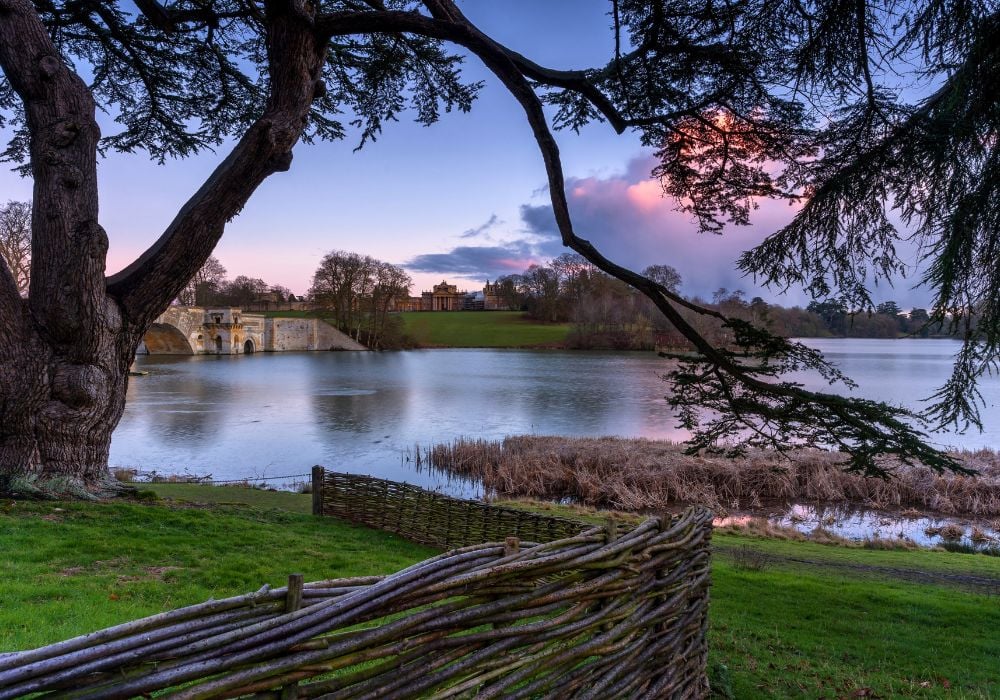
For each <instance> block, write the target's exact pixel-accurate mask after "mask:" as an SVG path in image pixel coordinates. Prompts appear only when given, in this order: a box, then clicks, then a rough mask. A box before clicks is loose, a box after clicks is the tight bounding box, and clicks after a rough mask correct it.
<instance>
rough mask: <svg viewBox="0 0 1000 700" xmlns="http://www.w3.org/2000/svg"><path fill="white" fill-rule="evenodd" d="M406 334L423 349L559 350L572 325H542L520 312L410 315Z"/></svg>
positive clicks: (419, 312)
mask: <svg viewBox="0 0 1000 700" xmlns="http://www.w3.org/2000/svg"><path fill="white" fill-rule="evenodd" d="M400 316H401V317H402V319H403V322H404V324H405V326H406V333H407V334H408V335H409V336H411V337H412V338H413V339H414V340H416V342H417V343H418V344H419V345H420V346H422V347H452V348H526V347H558V346H561V345H562V344H563V343H564V342H565V340H566V334H567V333H569V330H570V324H568V323H539V322H537V321H533V320H531V319H528V318H525V317H524V314H522V313H521V312H520V311H438V312H434V311H408V312H405V313H401V314H400Z"/></svg>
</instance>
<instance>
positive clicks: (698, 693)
mask: <svg viewBox="0 0 1000 700" xmlns="http://www.w3.org/2000/svg"><path fill="white" fill-rule="evenodd" d="M710 533H711V514H710V513H709V512H708V511H707V510H705V509H703V508H692V509H689V510H687V511H685V512H684V513H683V514H681V515H680V516H676V517H673V518H666V519H664V520H659V519H655V518H653V519H649V520H647V521H645V522H644V523H642V524H641V525H639V526H638V527H636V528H635V529H633V530H631V531H629V532H627V533H624V534H622V535H621V536H618V535H617V533H616V532H615V531H614V528H613V527H610V526H609V527H608V528H605V529H601V528H591V529H589V530H587V531H585V532H583V533H580V534H576V535H574V536H572V537H568V538H564V539H560V540H556V541H554V542H549V543H545V544H535V545H532V544H530V543H527V542H520V541H519V540H517V539H516V538H509V539H507V540H505V541H503V542H492V543H486V544H478V545H474V546H470V547H464V548H461V549H456V550H453V551H449V552H447V553H445V554H442V555H440V556H437V557H434V558H432V559H428V560H426V561H423V562H420V563H418V564H415V565H413V566H411V567H409V568H407V569H404V570H402V571H400V572H398V573H395V574H391V575H389V576H385V577H367V578H353V579H336V580H329V581H317V582H314V583H307V584H303V583H302V577H301V576H295V575H293V576H292V577H290V578H289V585H288V587H287V588H281V589H277V590H270V589H268V588H267V587H266V586H265V587H264V588H262V589H261V590H259V591H258V592H256V593H252V594H247V595H244V596H238V597H235V598H228V599H225V600H218V601H214V600H213V601H208V602H206V603H201V604H199V605H193V606H190V607H186V608H181V609H178V610H174V611H171V612H167V613H161V614H159V615H154V616H152V617H147V618H145V619H142V620H137V621H134V622H129V623H126V624H123V625H119V626H117V627H112V628H109V629H105V630H102V631H99V632H94V633H91V634H89V635H84V636H82V637H77V638H75V639H71V640H68V641H65V642H61V643H58V644H53V645H50V646H47V647H43V648H40V649H35V650H32V651H26V652H20V653H16V654H13V655H10V656H4V657H0V699H2V698H15V697H20V696H23V695H27V694H34V693H40V694H41V695H40V697H48V696H50V695H51V696H56V695H58V696H59V697H73V698H128V697H134V696H137V695H144V694H151V693H157V694H160V693H164V692H166V695H165V697H170V698H186V699H194V698H229V697H237V696H245V695H253V696H254V697H258V698H264V697H267V698H282V699H284V698H316V697H320V696H322V697H324V698H331V699H334V698H344V699H346V698H354V699H359V698H378V699H379V700H390V699H394V698H412V697H435V698H469V697H477V698H497V697H503V698H537V697H544V698H601V699H604V698H704V697H706V696H707V694H708V684H707V681H706V675H705V663H706V652H707V649H706V642H705V632H706V624H707V607H708V584H709V537H710ZM330 545H331V549H335V548H336V543H335V542H331V543H330Z"/></svg>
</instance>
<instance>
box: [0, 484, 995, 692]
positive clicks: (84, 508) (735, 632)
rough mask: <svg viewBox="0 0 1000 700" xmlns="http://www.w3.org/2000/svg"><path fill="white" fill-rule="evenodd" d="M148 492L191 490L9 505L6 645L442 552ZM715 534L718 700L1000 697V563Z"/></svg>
mask: <svg viewBox="0 0 1000 700" xmlns="http://www.w3.org/2000/svg"><path fill="white" fill-rule="evenodd" d="M142 488H145V485H143V486H142ZM150 488H151V489H152V490H155V491H156V492H157V493H159V494H160V495H162V496H164V497H167V498H168V499H176V500H164V501H158V502H156V503H110V504H86V503H53V502H43V503H30V502H20V501H19V502H11V501H4V502H0V559H2V560H3V561H4V565H5V570H4V573H5V575H4V577H3V578H2V579H0V651H6V650H11V649H24V648H29V647H32V646H37V645H40V644H45V643H49V642H53V641H57V640H60V639H65V638H68V637H71V636H74V635H77V634H81V633H84V632H87V631H91V630H95V629H98V628H101V627H105V626H108V625H111V624H115V623H118V622H122V621H124V620H128V619H133V618H136V617H140V616H144V615H148V614H151V613H154V612H158V611H160V610H166V609H171V608H175V607H179V606H182V605H186V604H190V603H194V602H200V601H202V600H206V599H208V598H209V597H215V598H220V597H223V596H228V595H234V594H237V593H244V592H247V591H251V590H256V589H257V588H258V587H259V586H260V585H261V584H262V583H265V582H267V583H270V584H272V585H275V586H278V585H283V583H284V581H285V579H286V576H287V574H289V573H292V572H301V573H303V574H305V576H306V579H307V580H314V579H318V578H326V577H333V576H348V575H362V574H372V573H383V572H389V571H393V570H397V569H399V568H402V567H403V566H406V565H407V564H409V563H412V562H415V561H418V560H420V559H423V558H426V557H428V556H431V555H432V554H433V553H434V552H433V550H431V549H428V548H426V547H420V546H417V545H413V544H410V543H408V542H405V541H403V540H401V539H399V538H397V537H395V536H392V535H388V534H385V533H381V532H375V531H371V530H367V529H364V528H357V527H352V526H349V525H346V524H344V523H341V522H338V521H336V520H333V519H330V518H314V517H312V516H310V515H307V514H304V513H300V512H289V511H288V510H286V509H292V510H295V511H301V510H304V509H306V508H307V507H308V504H309V501H310V497H309V496H302V495H298V494H287V493H274V492H267V491H253V490H248V489H239V488H219V487H211V486H200V485H188V484H179V485H178V484H157V485H153V486H151V487H150ZM181 500H186V501H193V502H195V504H193V503H181V502H180V501H181ZM240 501H246V502H249V503H253V504H254V505H248V504H246V503H240ZM196 504H200V505H196ZM594 519H595V520H596V521H598V522H601V521H603V516H600V515H598V516H596V517H595V518H594ZM713 544H714V547H715V555H714V564H713V570H712V577H713V580H712V603H711V610H710V631H709V644H710V648H711V651H710V667H711V677H712V678H713V682H714V684H715V689H716V691H717V692H716V694H715V695H714V697H737V698H801V697H809V698H819V697H825V698H849V697H883V698H889V697H916V698H938V697H941V698H945V697H947V698H952V699H954V698H994V697H1000V667H998V666H997V664H996V659H997V658H1000V605H997V598H996V595H997V593H998V592H1000V558H995V557H985V556H982V555H968V554H952V553H947V552H928V551H875V550H867V549H861V548H847V547H833V546H829V545H819V544H813V543H806V542H792V541H778V540H773V539H761V538H753V537H748V536H736V535H733V534H721V533H720V534H717V535H716V536H714V537H713Z"/></svg>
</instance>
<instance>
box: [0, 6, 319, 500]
mask: <svg viewBox="0 0 1000 700" xmlns="http://www.w3.org/2000/svg"><path fill="white" fill-rule="evenodd" d="M266 6H267V29H268V35H267V45H268V59H269V68H270V72H271V75H270V78H271V95H270V99H269V100H268V102H267V105H266V108H265V111H264V114H263V115H262V116H261V117H260V119H258V120H257V121H256V122H255V123H254V124H253V125H252V126H251V127H250V128H249V129H248V131H247V133H246V134H245V135H244V137H243V138H242V139H241V140H240V142H239V143H238V144H237V145H236V147H235V148H234V149H233V151H232V152H231V153H230V155H229V157H228V158H227V159H226V160H225V161H224V162H223V163H222V164H221V165H220V166H219V167H218V168H217V169H216V170H215V172H213V173H212V175H211V177H210V178H209V179H208V180H207V181H206V182H205V184H204V185H202V187H201V188H200V189H199V190H198V192H197V193H195V195H194V196H193V197H192V198H191V199H190V200H189V201H188V202H187V204H186V205H185V206H184V208H183V209H182V210H181V211H180V213H179V214H178V215H177V217H176V218H175V219H174V221H173V222H172V223H171V224H170V226H169V227H168V228H167V230H166V231H165V232H164V234H163V235H162V236H161V237H160V240H159V241H157V243H156V244H154V245H153V246H152V247H151V248H150V249H149V250H148V251H147V252H146V253H144V254H143V255H142V256H141V257H140V258H139V260H137V261H136V262H135V263H133V264H132V265H131V266H129V267H128V268H127V269H126V270H124V271H123V272H122V273H120V274H118V275H115V276H114V277H112V278H109V279H105V276H104V268H105V262H106V254H107V247H108V239H107V235H106V234H105V232H104V230H103V229H102V228H101V226H100V224H99V223H98V218H97V215H98V192H97V145H98V140H99V138H100V130H99V129H98V126H97V122H96V119H95V104H94V100H93V96H92V95H91V94H90V92H89V90H88V89H87V87H86V85H85V84H84V83H83V81H82V80H81V79H80V78H79V76H77V75H76V74H75V73H73V71H72V70H70V68H69V67H68V66H67V65H66V64H65V63H64V61H63V60H62V58H61V57H60V55H59V52H58V50H57V49H56V48H55V46H54V45H53V43H52V40H51V38H50V37H49V35H48V33H47V31H46V29H45V27H44V25H43V24H42V22H41V20H40V18H39V16H38V14H37V12H36V11H35V8H34V6H33V5H32V3H31V2H29V1H28V0H0V68H2V69H3V72H4V75H5V77H6V78H7V80H8V81H9V82H10V84H11V86H12V87H13V89H14V90H15V91H16V92H17V93H18V95H19V96H20V98H21V100H22V102H23V105H24V110H25V116H26V120H27V124H28V129H29V133H30V136H31V150H30V153H31V168H32V175H33V178H34V209H33V217H32V270H31V284H30V289H29V295H28V299H27V300H23V299H21V298H20V296H19V295H18V293H17V289H16V285H14V284H13V280H12V276H11V275H10V272H9V270H7V269H6V266H0V328H2V329H3V331H4V333H5V337H4V338H3V342H2V343H0V492H3V491H16V492H31V491H38V492H42V493H52V494H65V495H75V496H82V495H84V494H85V493H91V494H95V493H96V494H104V493H107V492H108V491H109V490H110V489H114V488H115V484H114V481H113V480H112V479H111V477H110V474H109V472H108V454H109V449H110V445H111V434H112V432H113V431H114V429H115V427H116V426H117V425H118V421H119V420H120V419H121V416H122V412H123V410H124V407H125V393H126V389H127V386H128V369H129V366H130V365H131V363H132V361H133V358H134V355H135V349H136V347H137V346H138V344H139V341H140V340H141V338H142V336H143V334H144V333H145V332H146V330H147V329H148V328H149V325H150V324H151V323H152V321H153V320H154V319H155V318H156V316H158V315H159V314H160V313H162V312H163V310H164V309H166V307H167V306H168V305H169V304H170V302H171V301H172V300H173V299H174V298H176V296H177V294H178V293H180V291H181V289H182V288H183V287H184V285H185V284H186V283H187V281H188V280H189V279H190V278H191V276H192V275H194V274H195V273H196V272H197V271H198V269H199V268H201V266H202V265H203V264H204V262H205V261H206V260H207V259H208V257H209V255H210V254H211V252H212V249H213V248H214V247H215V244H216V243H217V242H218V240H219V238H220V237H221V236H222V232H223V229H224V227H225V224H226V223H227V222H228V221H229V220H230V219H231V218H232V217H233V216H235V215H236V213H237V212H239V211H240V209H242V208H243V206H244V205H245V204H246V201H247V200H248V199H249V197H250V195H251V194H252V193H253V191H254V190H255V189H256V188H257V186H258V185H260V183H261V182H263V180H264V179H265V178H266V177H268V176H269V175H271V174H272V173H274V172H277V171H281V170H287V169H288V167H289V165H290V163H291V150H292V147H293V146H294V145H295V143H296V142H297V140H298V139H299V137H300V136H301V134H302V131H303V129H304V128H305V125H306V120H307V118H308V114H309V109H310V105H311V103H312V100H313V97H314V93H315V91H316V89H317V88H316V85H317V80H318V78H319V76H320V70H321V67H322V65H323V61H324V58H325V42H324V41H323V40H322V39H320V38H318V37H317V36H316V35H315V33H314V28H313V26H312V17H311V16H310V14H309V13H310V12H311V10H310V9H309V8H310V7H311V5H308V4H303V3H301V2H296V0H272V1H271V2H268V3H267V4H266Z"/></svg>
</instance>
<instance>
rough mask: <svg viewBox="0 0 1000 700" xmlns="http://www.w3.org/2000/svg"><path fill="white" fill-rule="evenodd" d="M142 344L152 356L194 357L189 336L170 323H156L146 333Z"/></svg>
mask: <svg viewBox="0 0 1000 700" xmlns="http://www.w3.org/2000/svg"><path fill="white" fill-rule="evenodd" d="M142 342H143V343H145V344H146V350H147V351H148V352H149V354H150V355H194V348H193V347H191V343H190V341H188V339H187V336H185V335H184V333H183V332H182V331H181V330H180V329H179V328H178V327H177V326H172V325H170V324H169V323H154V324H153V325H151V326H150V327H149V330H148V331H146V335H144V336H143V338H142Z"/></svg>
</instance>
